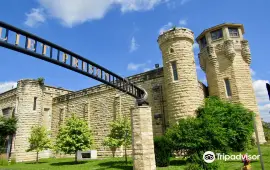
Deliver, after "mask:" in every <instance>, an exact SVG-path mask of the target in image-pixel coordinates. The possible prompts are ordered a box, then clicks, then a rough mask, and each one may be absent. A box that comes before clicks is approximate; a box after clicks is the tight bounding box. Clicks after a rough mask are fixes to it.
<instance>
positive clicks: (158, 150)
mask: <svg viewBox="0 0 270 170" xmlns="http://www.w3.org/2000/svg"><path fill="white" fill-rule="evenodd" d="M154 146H155V158H156V165H157V166H158V167H166V166H169V165H170V156H171V152H172V146H171V144H170V142H169V140H168V139H167V138H166V137H164V136H161V137H155V138H154Z"/></svg>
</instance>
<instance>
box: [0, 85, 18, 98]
mask: <svg viewBox="0 0 270 170" xmlns="http://www.w3.org/2000/svg"><path fill="white" fill-rule="evenodd" d="M16 89H17V87H15V88H13V89H10V90H7V91H5V92H2V93H0V96H2V95H3V94H6V93H9V92H12V91H14V90H16Z"/></svg>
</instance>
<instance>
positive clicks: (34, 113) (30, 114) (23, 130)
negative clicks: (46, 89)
mask: <svg viewBox="0 0 270 170" xmlns="http://www.w3.org/2000/svg"><path fill="white" fill-rule="evenodd" d="M41 103H42V87H41V86H40V84H39V82H38V81H36V80H20V81H18V85H17V98H16V111H15V116H16V117H17V118H18V128H17V131H16V138H15V144H16V146H15V148H14V150H15V151H14V152H15V154H16V160H17V162H20V161H22V160H24V161H25V160H34V159H35V157H36V154H35V152H26V151H25V150H26V149H28V147H29V143H28V137H30V134H31V127H32V126H35V125H38V124H40V115H41V111H42V108H41Z"/></svg>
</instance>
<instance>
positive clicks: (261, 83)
mask: <svg viewBox="0 0 270 170" xmlns="http://www.w3.org/2000/svg"><path fill="white" fill-rule="evenodd" d="M266 83H269V81H268V80H255V81H253V88H254V91H255V95H256V98H257V102H258V105H259V111H260V115H261V118H263V120H264V121H268V122H270V119H269V111H270V104H269V97H268V92H267V89H266Z"/></svg>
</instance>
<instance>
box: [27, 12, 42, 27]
mask: <svg viewBox="0 0 270 170" xmlns="http://www.w3.org/2000/svg"><path fill="white" fill-rule="evenodd" d="M25 15H26V20H25V22H24V24H25V25H27V26H29V27H36V26H38V25H39V24H41V23H44V22H45V21H46V18H45V16H44V12H43V9H42V8H32V9H31V11H30V12H29V13H26V14H25Z"/></svg>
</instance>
